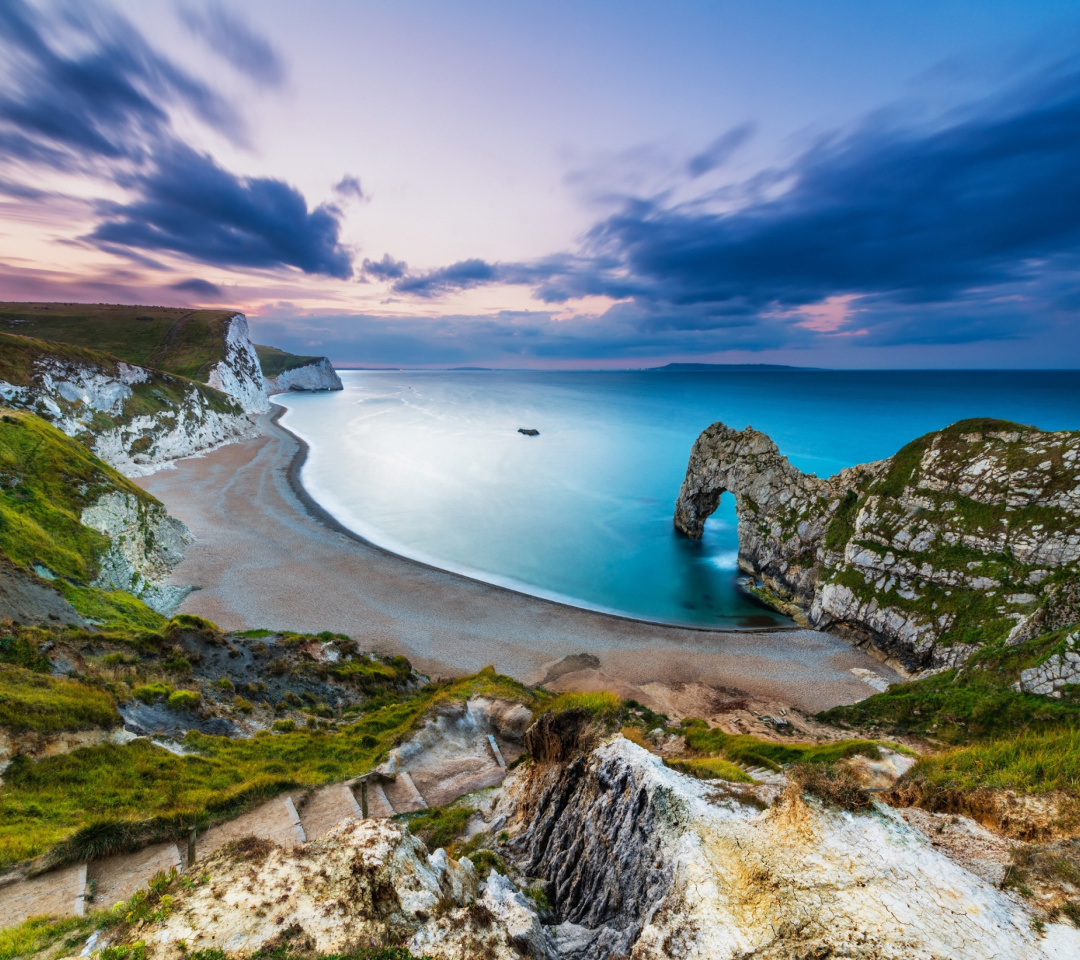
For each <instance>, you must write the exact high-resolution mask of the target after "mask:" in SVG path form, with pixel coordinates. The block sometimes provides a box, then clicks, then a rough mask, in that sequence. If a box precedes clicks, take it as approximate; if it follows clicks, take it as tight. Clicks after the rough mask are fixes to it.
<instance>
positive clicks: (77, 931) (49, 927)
mask: <svg viewBox="0 0 1080 960" xmlns="http://www.w3.org/2000/svg"><path fill="white" fill-rule="evenodd" d="M96 922H97V921H96V919H95V918H93V917H31V918H30V919H29V920H24V921H23V922H22V923H20V924H19V925H18V926H15V927H7V928H6V929H3V930H0V960H17V958H18V957H29V956H33V955H34V954H38V953H41V952H42V951H43V950H47V949H49V948H50V947H52V946H53V945H54V944H57V943H59V942H60V940H61V939H62V938H66V939H65V946H66V947H68V948H69V949H74V948H75V947H76V946H77V945H78V944H79V942H80V941H81V940H83V939H84V938H85V937H86V936H88V935H89V934H90V932H91V931H92V930H93V929H94V927H95V926H96Z"/></svg>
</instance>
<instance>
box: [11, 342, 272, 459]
mask: <svg viewBox="0 0 1080 960" xmlns="http://www.w3.org/2000/svg"><path fill="white" fill-rule="evenodd" d="M230 329H237V330H241V331H242V329H243V328H241V327H235V328H230ZM248 345H249V346H250V342H249V344H248ZM0 351H2V357H0V403H2V404H3V405H5V406H8V407H13V408H16V409H21V410H28V411H31V412H33V413H36V414H37V415H38V416H40V417H42V418H43V419H45V420H48V421H49V422H50V423H53V424H54V425H55V426H57V427H59V429H61V430H63V431H64V433H66V434H67V435H68V436H71V437H75V438H76V439H79V440H82V441H83V442H84V443H85V444H86V445H87V446H88V447H90V449H92V450H93V451H94V453H95V454H97V455H98V456H99V457H100V458H101V459H102V460H104V461H105V462H106V463H108V464H110V465H111V466H113V467H116V468H117V469H118V470H121V471H122V472H123V473H125V474H127V475H128V476H141V475H143V474H147V473H152V472H153V471H154V470H155V469H158V468H159V467H160V466H161V464H163V463H167V462H168V461H170V460H175V459H178V458H180V457H188V456H191V455H192V454H195V453H199V452H201V451H204V450H208V449H212V448H213V447H217V446H221V445H222V444H225V443H232V442H234V441H236V440H241V439H245V438H247V437H252V436H255V434H256V432H257V431H256V427H255V424H254V422H253V421H252V419H251V417H250V416H248V410H249V409H250V410H252V411H254V410H259V409H266V407H267V406H268V401H266V392H265V388H264V387H263V384H262V375H261V373H260V374H259V380H258V390H256V389H255V387H254V385H253V383H252V381H250V380H244V379H242V378H241V376H240V374H239V373H238V372H237V371H240V372H243V370H244V369H245V367H244V357H245V354H244V352H243V351H242V350H240V349H239V348H238V349H237V350H236V351H234V352H232V353H229V352H227V353H226V359H223V360H222V361H221V362H220V363H219V364H218V366H217V367H216V368H215V370H216V371H220V370H221V369H222V368H224V371H225V372H224V373H220V374H219V375H218V376H217V379H218V380H219V382H221V384H222V386H224V387H229V388H230V389H235V390H236V391H238V396H239V399H237V398H234V397H232V396H229V395H226V394H225V393H224V392H222V391H219V390H217V389H212V388H210V387H207V386H204V385H203V384H200V383H197V382H195V381H193V380H188V379H185V378H184V377H178V376H174V375H172V374H168V373H162V372H160V371H158V370H152V369H148V368H146V367H139V366H135V365H133V364H130V363H125V362H124V361H122V360H117V359H116V358H115V357H110V356H109V355H107V354H103V353H98V352H97V351H94V350H89V349H85V348H76V347H71V346H68V345H66V344H61V343H52V342H47V341H42V340H32V339H29V338H27V337H20V336H13V335H9V334H0ZM256 372H258V370H257V368H256ZM260 391H261V392H260ZM260 397H261V400H260ZM241 401H242V402H241ZM245 404H246V406H245Z"/></svg>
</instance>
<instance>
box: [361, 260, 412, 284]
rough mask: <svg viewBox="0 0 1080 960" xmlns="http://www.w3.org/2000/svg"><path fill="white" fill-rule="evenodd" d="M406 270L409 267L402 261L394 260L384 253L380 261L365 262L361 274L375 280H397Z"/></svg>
mask: <svg viewBox="0 0 1080 960" xmlns="http://www.w3.org/2000/svg"><path fill="white" fill-rule="evenodd" d="M408 270H409V265H408V264H407V263H406V262H405V261H404V260H395V259H394V258H393V257H392V256H390V254H388V253H384V254H383V258H382V259H381V260H365V261H364V270H363V272H364V274H366V275H367V276H369V277H374V278H375V279H376V280H399V279H401V278H402V277H404V276H405V274H406V273H407V272H408Z"/></svg>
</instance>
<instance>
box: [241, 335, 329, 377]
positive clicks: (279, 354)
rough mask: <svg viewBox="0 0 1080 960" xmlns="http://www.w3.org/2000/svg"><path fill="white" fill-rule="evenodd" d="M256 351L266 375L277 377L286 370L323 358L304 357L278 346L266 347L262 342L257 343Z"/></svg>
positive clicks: (304, 365)
mask: <svg viewBox="0 0 1080 960" xmlns="http://www.w3.org/2000/svg"><path fill="white" fill-rule="evenodd" d="M255 352H256V353H257V354H258V355H259V366H260V367H261V368H262V372H263V376H264V377H276V376H278V375H279V374H282V373H284V372H285V371H286V370H295V369H296V368H297V367H306V366H307V365H308V364H309V363H315V362H316V361H317V360H321V359H322V358H321V357H302V356H299V355H298V354H295V353H286V352H285V351H284V350H279V349H278V348H277V347H266V346H263V345H262V344H261V343H257V344H255Z"/></svg>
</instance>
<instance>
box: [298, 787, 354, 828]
mask: <svg viewBox="0 0 1080 960" xmlns="http://www.w3.org/2000/svg"><path fill="white" fill-rule="evenodd" d="M368 806H369V808H370V802H369V804H368ZM359 816H360V804H359V803H357V802H356V797H355V796H353V792H352V790H350V789H349V788H348V787H347V786H346V785H345V784H344V783H334V784H331V785H330V786H328V787H320V788H319V789H318V790H316V791H315V792H314V793H313V794H311V796H310V797H308V798H307V800H306V802H305V803H304V804H303V806H301V807H300V824H301V826H303V828H304V836H305V837H307V839H308V840H318V839H319V837H324V836H326V834H328V833H329V832H330V831H331V830H333V829H334V827H336V826H337V825H338V824H339V823H341V822H342V821H343V820H348V819H349V818H350V817H359Z"/></svg>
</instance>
